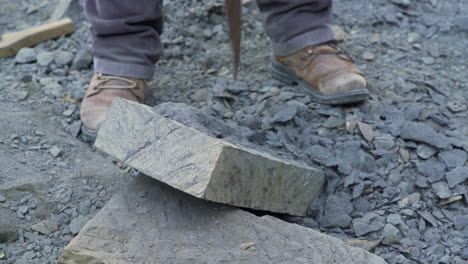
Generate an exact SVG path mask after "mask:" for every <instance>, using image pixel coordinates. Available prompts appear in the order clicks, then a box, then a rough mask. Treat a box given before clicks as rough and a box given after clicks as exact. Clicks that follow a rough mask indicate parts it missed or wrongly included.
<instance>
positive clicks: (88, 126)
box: [80, 73, 148, 140]
mask: <svg viewBox="0 0 468 264" xmlns="http://www.w3.org/2000/svg"><path fill="white" fill-rule="evenodd" d="M147 90H148V83H147V82H146V81H145V80H137V79H131V78H124V77H118V76H111V75H103V74H101V73H97V74H94V76H93V78H92V80H91V83H90V84H89V87H88V89H87V90H86V93H85V96H84V99H83V102H82V103H81V109H80V117H81V122H82V123H83V126H82V127H81V132H82V133H83V135H84V136H86V137H88V138H89V139H91V140H94V139H96V136H97V133H98V131H99V128H100V126H101V124H102V122H104V120H105V119H106V116H107V111H108V110H109V108H110V106H111V104H112V100H113V99H114V98H116V97H120V98H125V99H127V100H130V101H134V102H138V103H143V100H144V98H145V95H146V92H147Z"/></svg>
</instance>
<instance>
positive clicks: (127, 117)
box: [95, 99, 324, 216]
mask: <svg viewBox="0 0 468 264" xmlns="http://www.w3.org/2000/svg"><path fill="white" fill-rule="evenodd" d="M95 146H96V147H97V148H98V149H101V150H102V151H104V152H106V153H107V154H109V155H111V156H113V157H115V158H117V159H119V160H121V161H123V162H124V163H126V164H128V165H129V166H131V167H133V168H136V169H137V170H139V171H141V172H143V173H144V174H146V175H148V176H151V177H153V178H155V179H157V180H160V181H162V182H164V183H166V184H168V185H170V186H172V187H174V188H177V189H179V190H182V191H184V192H187V193H189V194H191V195H193V196H195V197H198V198H203V199H206V200H210V201H214V202H219V203H225V204H230V205H235V206H239V207H246V208H251V209H256V210H263V211H271V212H278V213H288V214H291V215H300V216H304V215H306V214H307V209H308V207H309V204H310V202H311V201H312V200H313V199H314V198H315V197H316V196H317V195H318V194H319V192H320V191H321V189H322V185H323V183H324V174H323V173H322V172H321V171H319V170H317V169H314V168H311V167H308V166H305V165H300V164H299V163H296V162H293V161H285V160H281V159H278V158H276V157H273V156H272V155H270V154H268V153H265V152H259V151H256V150H254V149H247V148H245V147H241V146H237V145H234V144H231V143H228V142H226V141H224V140H221V139H217V138H214V137H211V136H208V135H207V134H205V133H202V132H200V131H197V130H194V129H192V128H190V127H187V126H184V125H182V124H181V123H178V122H175V121H173V120H170V119H167V118H165V117H163V116H161V115H158V114H156V113H155V112H154V111H153V110H152V108H150V107H148V106H145V105H141V104H137V103H133V102H130V101H127V100H124V99H115V100H114V101H113V104H112V106H111V109H110V111H109V113H108V116H107V120H106V121H105V122H104V124H103V125H102V127H101V129H100V131H99V134H98V137H97V139H96V142H95Z"/></svg>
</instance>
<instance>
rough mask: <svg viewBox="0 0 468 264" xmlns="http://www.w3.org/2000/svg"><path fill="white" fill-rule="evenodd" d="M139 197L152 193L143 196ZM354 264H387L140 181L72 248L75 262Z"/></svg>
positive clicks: (69, 259)
mask: <svg viewBox="0 0 468 264" xmlns="http://www.w3.org/2000/svg"><path fill="white" fill-rule="evenodd" d="M139 193H145V196H144V197H141V196H140V195H139ZM224 262H226V263H238V262H244V263H347V264H353V263H356V264H358V263H359V264H366V263H369V264H371V263H372V264H383V263H386V262H385V261H384V260H383V259H382V258H380V257H378V256H376V255H374V254H371V253H369V252H366V251H364V250H362V249H359V248H354V247H351V246H348V245H347V244H346V242H344V241H342V240H340V239H337V238H334V237H331V236H327V235H324V234H321V233H319V232H316V231H314V230H312V229H309V228H305V227H301V226H299V225H295V224H290V223H287V222H284V221H282V220H279V219H277V218H274V217H271V216H263V217H257V216H255V215H253V214H251V213H248V212H246V211H243V210H240V209H237V208H233V207H228V206H224V205H221V204H217V203H211V202H208V201H204V200H200V199H196V198H194V197H192V196H190V195H187V194H185V193H183V192H180V191H178V190H176V189H173V188H170V187H169V186H167V185H165V184H162V183H160V182H158V181H155V180H154V179H151V178H150V177H145V176H137V177H135V179H134V180H133V182H131V183H130V184H129V185H128V188H127V189H126V190H123V191H121V192H119V193H118V194H117V195H115V196H114V197H113V198H112V199H111V200H110V201H109V203H108V204H107V205H106V206H105V207H104V208H103V209H102V210H101V211H100V212H99V213H98V214H97V215H96V216H95V217H94V218H93V219H91V220H90V221H89V222H88V223H87V224H86V225H85V226H84V227H83V229H82V230H81V232H80V233H79V234H78V236H77V237H75V238H74V239H73V240H72V241H71V242H70V244H68V245H67V246H66V248H65V250H64V254H63V256H62V257H61V258H60V260H59V263H60V264H71V263H103V264H108V263H119V264H124V263H224Z"/></svg>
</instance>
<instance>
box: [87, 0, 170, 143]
mask: <svg viewBox="0 0 468 264" xmlns="http://www.w3.org/2000/svg"><path fill="white" fill-rule="evenodd" d="M85 14H86V17H87V19H88V21H89V22H90V24H91V35H92V46H93V55H94V70H95V74H94V76H93V78H92V80H91V82H90V84H89V87H88V89H87V91H86V93H85V96H84V99H83V102H82V103H81V109H80V117H81V121H82V123H83V126H82V130H81V131H82V132H83V134H84V135H85V136H86V137H88V138H90V139H94V138H95V137H96V135H97V132H98V130H99V128H100V126H101V124H102V122H104V120H105V119H106V117H107V112H108V110H109V108H110V106H111V104H112V100H113V99H114V98H116V97H120V98H125V99H127V100H131V101H134V102H138V103H143V101H144V97H145V94H146V93H147V91H148V83H147V80H149V79H151V78H152V77H153V74H154V63H155V62H156V61H157V60H158V59H159V57H160V55H161V53H162V46H161V41H160V38H159V35H160V34H161V31H162V24H163V14H162V0H139V1H130V0H115V1H114V0H85Z"/></svg>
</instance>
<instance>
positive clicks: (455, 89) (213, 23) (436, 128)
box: [0, 0, 468, 263]
mask: <svg viewBox="0 0 468 264" xmlns="http://www.w3.org/2000/svg"><path fill="white" fill-rule="evenodd" d="M220 4H221V1H203V2H200V1H190V2H189V3H187V1H181V0H176V1H166V3H165V6H164V8H165V11H166V13H170V14H171V16H170V17H168V18H167V19H166V24H165V31H164V34H163V42H164V47H165V56H164V58H163V59H162V60H160V61H159V62H158V63H157V65H158V67H157V69H156V74H155V78H154V80H153V82H152V84H151V88H152V90H151V95H150V96H149V98H148V100H147V103H148V104H149V105H157V104H159V103H162V102H183V103H187V104H189V105H192V106H195V107H198V108H201V109H202V110H203V111H206V112H207V113H209V114H210V115H212V116H214V117H216V118H218V119H219V120H224V121H225V122H227V123H228V124H230V125H232V126H237V127H239V128H240V129H241V131H243V137H245V138H246V139H248V140H250V141H252V142H254V143H256V144H260V145H264V146H268V147H270V148H275V149H276V150H277V151H282V152H284V153H286V154H285V155H288V156H293V157H295V158H296V159H297V160H301V161H303V162H306V163H307V164H309V165H312V166H316V167H320V168H322V169H324V170H326V172H327V177H328V184H327V187H326V189H325V190H324V193H323V195H322V196H321V197H320V198H319V199H317V200H316V201H315V202H314V203H313V204H312V205H311V208H310V217H309V218H304V219H299V218H293V217H289V218H287V220H288V221H294V222H297V223H298V224H301V225H305V226H308V227H311V228H314V229H317V230H320V231H322V232H325V233H327V234H330V235H333V236H336V237H339V238H342V239H346V240H348V239H356V238H360V239H363V240H366V241H369V243H368V245H377V247H376V248H375V249H373V252H374V253H376V254H377V255H380V256H382V257H384V258H385V259H386V260H387V261H388V262H389V263H466V262H467V261H468V247H467V243H466V241H467V239H468V209H467V203H468V193H467V192H468V191H467V185H466V183H467V181H466V178H467V176H466V175H468V167H467V166H468V164H467V151H468V121H467V120H468V119H467V117H468V111H467V109H466V106H467V105H466V101H467V99H468V84H467V82H466V80H467V76H468V73H467V72H468V63H467V60H466V58H467V57H468V50H467V49H466V45H467V44H466V43H468V28H467V25H468V2H466V1H463V0H452V1H442V0H418V1H407V0H372V1H364V0H353V1H345V0H339V1H334V7H335V9H334V14H335V22H336V25H337V26H338V27H337V30H338V31H340V32H341V33H342V34H340V35H344V36H345V38H346V40H345V41H343V42H342V46H343V47H344V48H346V49H347V50H348V53H349V54H350V55H351V56H352V57H353V58H354V59H355V61H356V63H357V64H358V66H359V68H360V69H361V70H362V71H363V72H364V73H365V75H366V77H367V79H368V81H369V87H370V89H371V92H372V98H371V99H370V100H369V101H367V102H365V103H363V104H359V105H352V106H346V107H330V106H323V105H319V104H316V103H314V102H312V101H311V100H310V98H309V97H307V96H304V95H302V94H300V93H298V92H296V90H295V89H294V87H288V86H284V85H282V84H281V83H278V82H277V81H274V80H272V79H271V77H270V75H269V73H268V61H269V57H270V50H269V43H268V38H267V36H266V35H265V33H264V32H263V29H262V22H261V20H260V16H259V13H258V10H257V9H256V7H255V3H252V2H250V3H247V4H246V5H245V7H246V8H245V9H244V15H243V17H244V18H245V23H244V26H243V30H244V38H243V46H242V67H241V71H240V75H239V76H240V79H241V81H242V82H243V83H242V84H240V86H241V88H239V89H233V88H232V87H233V86H231V85H229V83H226V79H229V78H230V72H229V70H230V69H231V65H230V58H231V57H230V51H229V47H228V46H227V36H226V32H225V27H224V18H223V14H222V8H221V5H220ZM55 6H56V1H54V0H46V1H38V0H37V1H36V0H29V1H8V0H0V7H1V8H0V25H2V26H0V33H4V32H7V31H14V30H19V29H24V28H26V27H28V26H32V25H36V24H40V23H42V22H44V21H46V20H47V19H48V18H49V16H50V14H51V13H52V12H53V10H54V8H55ZM67 15H68V16H71V17H72V18H73V20H74V21H75V23H76V25H77V31H76V32H75V33H74V34H73V35H71V36H68V37H63V38H60V39H57V40H52V41H47V42H45V43H42V44H40V45H37V46H36V47H34V48H33V50H32V51H29V52H30V53H31V54H32V55H31V54H30V58H24V57H23V58H20V57H19V56H17V57H16V58H8V59H2V60H0V102H1V103H0V113H2V116H1V117H0V124H1V125H0V209H2V210H0V214H2V215H0V263H56V261H57V258H58V256H59V255H60V254H61V252H62V250H63V246H64V245H66V244H67V243H68V241H70V239H71V238H72V237H73V236H74V235H75V234H76V233H77V232H78V231H79V229H80V227H81V226H82V225H83V224H84V223H85V222H86V220H87V219H90V218H91V217H92V216H93V215H94V214H95V213H96V212H97V211H98V210H99V209H100V208H101V207H102V206H103V205H104V204H105V203H106V201H107V200H108V199H109V197H110V196H111V195H112V194H113V193H115V192H116V191H117V190H118V188H119V185H121V184H125V181H126V179H128V177H129V175H130V174H132V171H131V170H130V169H129V168H126V167H125V166H124V165H122V164H120V163H118V162H114V161H112V160H111V159H110V158H108V157H106V156H105V155H103V154H101V153H99V152H97V151H95V150H94V149H93V147H92V146H91V144H90V143H89V142H86V141H84V140H83V139H82V138H81V136H80V135H78V134H77V133H78V131H79V130H78V128H79V125H80V124H79V121H78V120H79V107H80V100H81V99H82V96H83V94H84V89H85V88H86V86H87V83H88V81H89V79H90V76H91V75H92V73H93V72H92V65H91V61H90V56H89V55H90V50H89V32H88V29H89V24H88V23H87V22H86V21H85V19H84V16H83V14H82V13H81V7H80V3H79V1H74V2H73V4H72V6H71V8H70V9H69V11H68V12H67ZM23 55H24V54H23ZM358 121H359V123H360V125H357V128H355V129H352V128H353V126H355V125H356V124H357V123H358ZM366 125H368V126H366ZM367 127H370V129H366V128H367ZM369 131H371V132H369ZM371 134H373V136H372V135H371ZM366 137H367V139H366ZM7 220H8V221H7ZM46 220H47V221H51V222H53V223H55V225H56V228H54V227H55V226H53V225H52V226H50V225H49V226H48V229H49V230H42V231H43V233H40V232H38V231H37V230H38V229H37V228H34V227H33V226H34V225H35V224H36V223H39V222H41V221H46ZM35 230H36V231H35ZM44 231H50V234H48V235H46V234H44ZM45 233H47V232H45Z"/></svg>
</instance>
